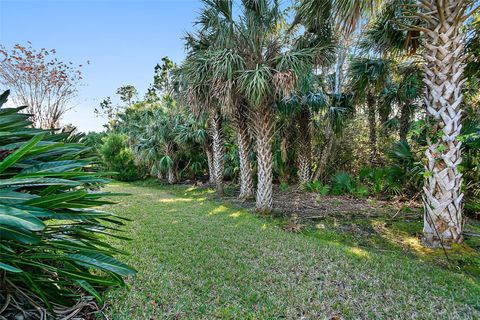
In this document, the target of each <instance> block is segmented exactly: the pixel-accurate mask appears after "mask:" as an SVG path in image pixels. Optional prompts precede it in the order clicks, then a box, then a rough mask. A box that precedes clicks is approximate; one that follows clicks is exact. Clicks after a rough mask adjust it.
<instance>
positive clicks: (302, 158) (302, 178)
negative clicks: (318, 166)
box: [297, 108, 312, 186]
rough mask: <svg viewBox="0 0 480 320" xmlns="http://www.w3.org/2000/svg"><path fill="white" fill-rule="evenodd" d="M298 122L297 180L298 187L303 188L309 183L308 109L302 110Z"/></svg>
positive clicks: (310, 155) (309, 136)
mask: <svg viewBox="0 0 480 320" xmlns="http://www.w3.org/2000/svg"><path fill="white" fill-rule="evenodd" d="M298 120H299V121H298V129H299V130H298V138H299V148H298V158H297V162H298V180H299V183H300V186H303V185H305V184H307V183H309V182H310V179H311V161H312V144H311V143H312V142H311V135H310V112H309V111H308V109H306V108H303V109H302V111H301V114H300V117H299V119H298Z"/></svg>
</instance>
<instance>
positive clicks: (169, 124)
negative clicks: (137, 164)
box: [134, 108, 178, 184]
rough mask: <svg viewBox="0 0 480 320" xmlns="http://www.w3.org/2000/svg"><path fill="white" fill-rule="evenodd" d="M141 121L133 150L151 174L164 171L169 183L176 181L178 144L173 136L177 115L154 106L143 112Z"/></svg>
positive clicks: (157, 174) (155, 174)
mask: <svg viewBox="0 0 480 320" xmlns="http://www.w3.org/2000/svg"><path fill="white" fill-rule="evenodd" d="M143 123H144V125H145V127H144V130H143V132H142V134H141V135H140V139H139V142H138V144H136V145H135V149H134V152H135V153H136V154H137V155H138V157H141V158H142V159H143V161H144V162H145V163H147V165H148V167H149V168H150V173H151V174H152V175H154V176H159V175H160V174H161V173H162V172H166V173H167V181H168V183H169V184H173V183H175V182H177V163H176V152H177V149H178V146H177V144H176V142H175V138H176V136H177V126H178V117H177V116H176V115H175V114H173V113H167V112H166V111H165V110H164V109H162V108H155V109H153V110H149V111H148V112H147V113H145V120H144V122H143Z"/></svg>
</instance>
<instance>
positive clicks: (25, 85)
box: [0, 42, 82, 129]
mask: <svg viewBox="0 0 480 320" xmlns="http://www.w3.org/2000/svg"><path fill="white" fill-rule="evenodd" d="M55 53H56V51H55V49H51V50H47V49H45V48H42V49H40V50H35V49H33V48H32V46H31V44H30V42H29V45H28V46H27V47H24V46H21V45H19V44H16V45H15V46H14V47H13V49H12V50H8V49H6V48H5V47H3V46H0V83H1V84H2V85H3V86H5V87H7V88H10V89H11V91H12V98H13V100H14V102H15V103H16V104H20V105H26V106H28V107H27V108H26V109H25V111H26V112H27V113H30V114H32V122H33V125H34V126H35V127H40V128H46V129H53V128H56V127H58V125H59V121H60V119H61V118H62V116H63V115H64V114H65V112H67V111H68V110H69V109H71V108H72V107H73V106H72V105H71V101H72V99H73V98H74V97H75V95H76V93H77V86H78V83H79V81H80V80H81V79H82V74H81V68H82V65H78V66H75V65H74V64H73V63H72V62H68V63H67V62H63V61H60V60H58V59H57V58H55V57H54V55H55ZM2 55H3V57H1V56H2Z"/></svg>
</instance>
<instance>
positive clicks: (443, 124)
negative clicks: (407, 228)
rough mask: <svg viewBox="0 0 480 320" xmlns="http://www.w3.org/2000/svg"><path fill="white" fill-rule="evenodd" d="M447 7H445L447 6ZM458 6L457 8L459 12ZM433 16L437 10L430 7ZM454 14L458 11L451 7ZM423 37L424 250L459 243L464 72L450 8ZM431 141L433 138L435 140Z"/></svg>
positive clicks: (457, 24)
mask: <svg viewBox="0 0 480 320" xmlns="http://www.w3.org/2000/svg"><path fill="white" fill-rule="evenodd" d="M447 4H448V2H447ZM460 5H461V2H460V3H459V4H458V8H460ZM435 8H436V9H435V10H438V7H437V6H435ZM453 8H457V7H456V6H454V7H453ZM440 10H442V11H444V12H443V14H438V12H437V15H436V18H438V19H436V20H435V21H433V20H432V21H431V22H430V25H429V26H428V29H429V30H430V31H428V32H425V37H426V41H425V42H426V43H425V52H424V58H425V60H426V64H425V66H424V72H425V79H424V82H425V84H426V97H425V103H426V105H427V116H428V120H429V122H430V125H431V130H432V132H433V133H432V135H431V136H430V137H429V139H428V149H427V150H426V152H425V153H426V156H427V160H428V163H427V165H426V168H425V169H426V172H427V178H426V182H425V186H424V188H423V191H424V194H423V202H424V209H425V216H424V227H423V242H424V244H425V245H427V246H431V247H438V246H439V245H442V244H446V245H448V244H450V243H459V242H462V240H463V237H462V232H463V224H464V223H463V218H462V211H463V203H462V199H463V193H462V191H461V186H462V174H461V173H460V172H459V166H460V164H461V162H462V156H461V142H460V141H458V139H457V137H458V135H459V134H460V130H461V127H462V125H461V113H462V110H461V103H462V85H463V82H464V80H462V74H463V69H464V64H463V60H464V56H463V55H462V54H463V49H464V44H463V36H462V34H461V30H460V28H461V22H460V21H459V20H458V19H456V14H449V15H447V14H446V13H448V12H449V11H450V7H449V8H440ZM435 137H436V138H435Z"/></svg>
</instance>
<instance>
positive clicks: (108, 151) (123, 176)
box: [100, 133, 138, 181]
mask: <svg viewBox="0 0 480 320" xmlns="http://www.w3.org/2000/svg"><path fill="white" fill-rule="evenodd" d="M100 153H101V155H102V159H103V163H104V165H105V169H107V170H108V171H113V172H115V178H116V179H118V180H120V181H133V180H135V179H137V178H138V174H137V168H136V167H135V163H134V157H133V153H132V151H131V150H130V149H129V148H128V146H127V137H126V136H125V135H122V134H118V133H110V134H109V135H107V136H106V137H105V138H103V145H102V147H101V148H100Z"/></svg>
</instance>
